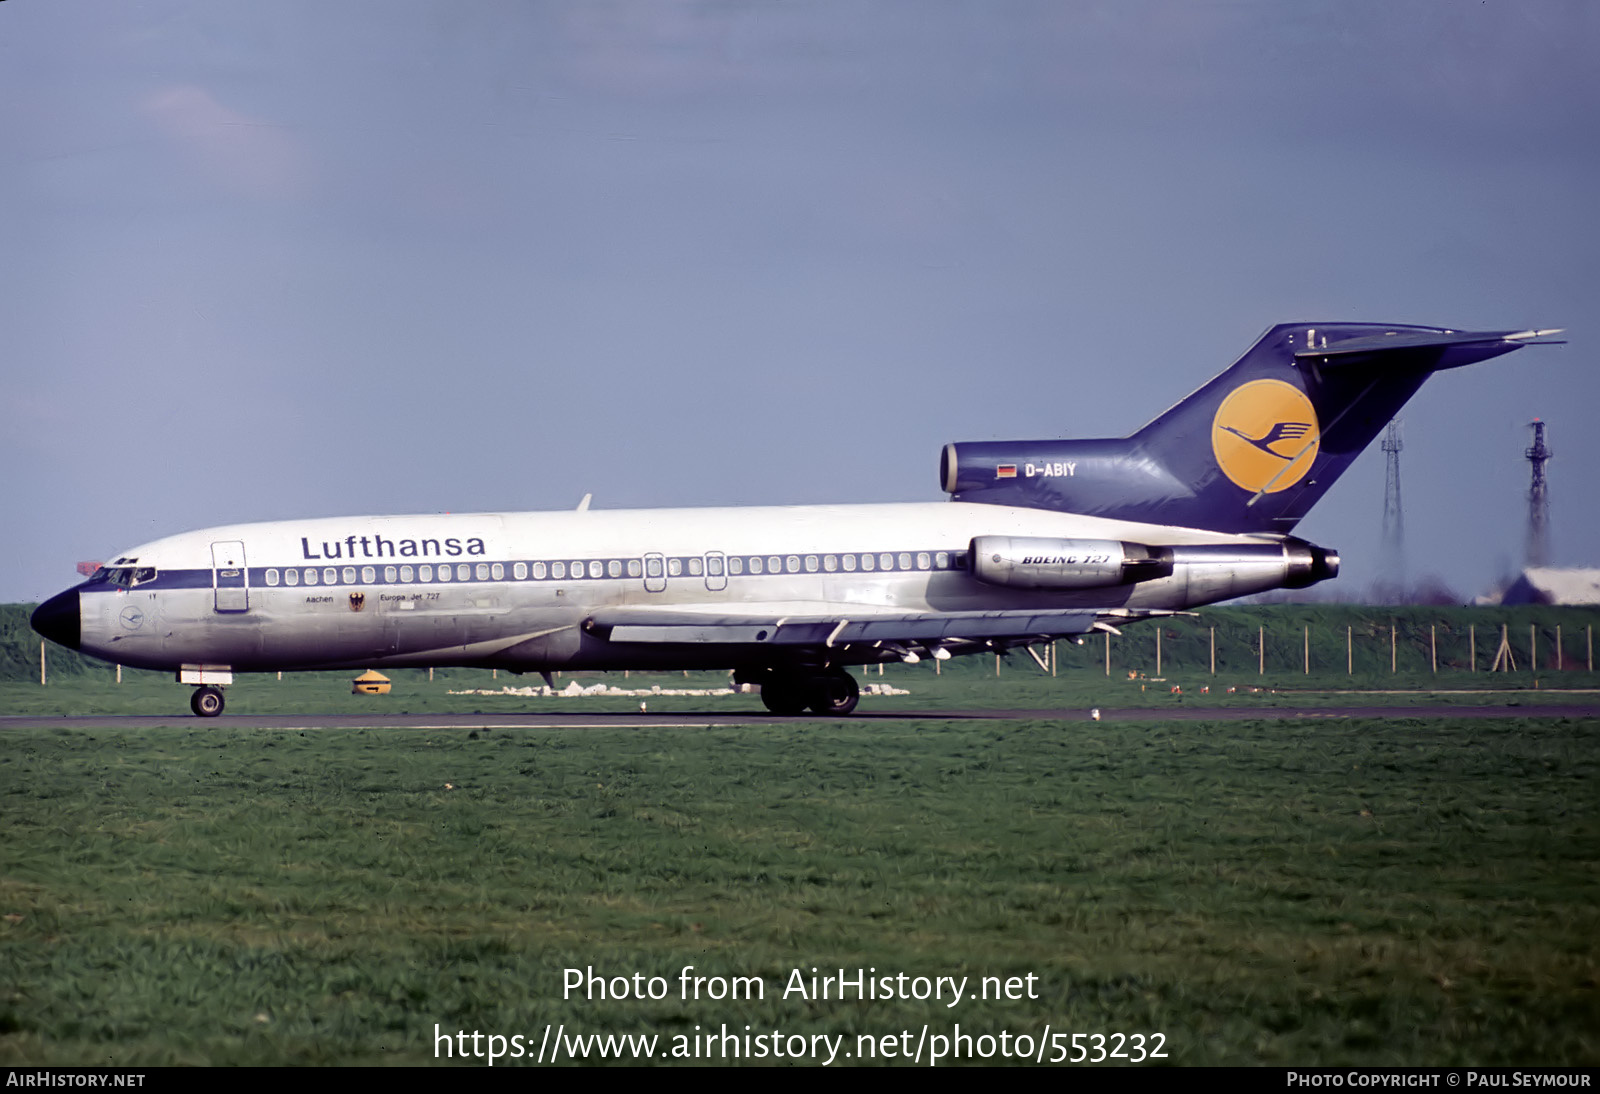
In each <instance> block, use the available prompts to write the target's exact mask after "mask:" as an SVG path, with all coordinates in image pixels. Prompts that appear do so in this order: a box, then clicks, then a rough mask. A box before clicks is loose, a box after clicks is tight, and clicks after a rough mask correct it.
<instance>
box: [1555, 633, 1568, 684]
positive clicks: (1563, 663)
mask: <svg viewBox="0 0 1600 1094" xmlns="http://www.w3.org/2000/svg"><path fill="white" fill-rule="evenodd" d="M1566 667H1567V659H1566V657H1564V656H1563V655H1562V653H1561V624H1560V623H1557V624H1556V671H1557V672H1560V671H1561V670H1562V669H1564V668H1566Z"/></svg>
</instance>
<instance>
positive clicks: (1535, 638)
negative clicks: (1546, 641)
mask: <svg viewBox="0 0 1600 1094" xmlns="http://www.w3.org/2000/svg"><path fill="white" fill-rule="evenodd" d="M1528 671H1530V672H1538V671H1539V624H1537V623H1529V624H1528Z"/></svg>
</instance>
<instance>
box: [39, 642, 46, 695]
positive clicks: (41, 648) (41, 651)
mask: <svg viewBox="0 0 1600 1094" xmlns="http://www.w3.org/2000/svg"><path fill="white" fill-rule="evenodd" d="M39 686H40V687H44V686H45V673H44V643H43V642H40V643H39Z"/></svg>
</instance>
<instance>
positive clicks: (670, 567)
mask: <svg viewBox="0 0 1600 1094" xmlns="http://www.w3.org/2000/svg"><path fill="white" fill-rule="evenodd" d="M941 556H943V563H944V564H943V565H940V564H939V563H940V561H941ZM721 558H722V563H723V572H722V573H721V574H713V575H711V576H712V577H728V578H749V577H800V576H805V575H811V576H827V575H829V574H870V573H936V572H942V571H950V570H964V569H966V551H965V550H964V549H963V550H957V551H952V550H904V551H838V552H827V553H816V552H813V553H807V554H794V553H791V552H782V553H772V554H759V555H726V556H721ZM705 559H706V556H705V555H672V556H667V557H665V558H663V559H662V566H663V572H662V573H661V574H651V575H650V579H651V580H654V579H656V578H657V577H659V578H662V579H664V580H671V581H685V580H691V581H703V580H704V579H705V577H706V576H707V575H706V573H705ZM830 559H831V560H832V561H833V566H832V568H831V569H830V568H829V566H828V562H829V560H830ZM869 560H870V561H869ZM652 561H654V560H653V559H652ZM774 561H776V564H777V565H776V568H774V565H773V564H774ZM924 561H925V562H926V565H924V564H923V563H924ZM691 562H694V563H698V564H699V570H698V572H690V563H691ZM596 564H598V565H599V575H598V576H594V575H593V572H592V571H593V567H594V566H595V565H596ZM613 564H615V566H616V569H617V570H618V571H619V572H617V573H613V572H612V567H613ZM674 564H676V569H674ZM497 565H498V566H500V567H501V576H500V577H499V578H496V577H494V576H493V574H494V567H495V566H497ZM518 565H521V566H523V567H525V570H524V573H525V574H526V576H525V577H520V578H519V577H517V576H515V575H516V569H515V568H516V567H517V566H518ZM424 566H426V567H428V568H429V569H430V570H431V571H433V572H434V573H435V574H436V573H437V572H438V571H439V570H440V569H444V568H448V569H449V570H450V578H449V580H447V581H440V580H438V579H437V577H433V578H430V579H428V580H424V579H423V578H422V577H421V570H422V567H424ZM462 566H465V567H466V568H467V576H466V577H464V578H463V577H460V576H458V575H459V568H460V567H462ZM480 566H481V567H483V568H484V575H485V576H483V577H479V576H478V568H479V567H480ZM557 566H560V567H562V568H563V570H564V571H565V573H564V576H562V577H556V576H554V573H555V568H556V567H557ZM402 567H408V568H410V570H411V577H410V578H406V577H403V576H402ZM330 569H331V570H334V571H336V573H335V575H334V580H333V581H327V580H324V574H325V571H327V570H330ZM347 569H350V570H354V571H355V572H354V574H353V575H352V576H351V577H350V578H348V579H347V578H346V576H345V570H347ZM367 569H370V570H372V571H373V575H372V578H371V580H364V579H363V576H362V571H363V570H367ZM391 569H392V570H394V576H393V577H390V576H388V573H387V571H389V570H391ZM290 570H294V571H296V572H297V573H298V574H299V575H300V581H299V582H298V584H295V585H290V584H289V583H288V581H287V580H286V575H287V573H288V571H290ZM269 571H270V572H271V573H272V574H273V576H274V577H275V578H276V581H275V582H273V581H269V580H268V576H267V575H268V572H269ZM308 571H315V572H316V575H317V578H316V583H315V584H311V583H309V582H307V581H306V580H305V575H306V573H307V572H308ZM645 573H646V570H645V567H644V561H643V559H641V558H637V557H635V558H598V559H595V558H559V559H550V558H547V559H526V560H517V561H513V562H498V563H496V562H437V563H435V562H420V563H409V562H408V563H395V562H383V563H360V564H354V565H351V564H338V565H331V566H308V565H299V566H252V567H250V571H249V578H250V588H251V589H255V590H259V589H273V588H277V589H289V588H293V589H320V588H328V587H330V586H370V585H427V586H437V585H462V584H473V585H476V584H506V583H516V584H530V583H531V584H549V583H551V582H558V581H559V582H573V581H582V582H590V581H641V580H644V579H645ZM535 575H540V576H535ZM211 587H212V571H211V570H210V569H202V570H193V569H190V570H166V569H161V568H159V567H157V569H156V578H155V580H153V581H147V582H144V583H143V584H140V585H136V586H134V588H135V589H144V590H147V591H150V592H155V591H159V590H162V589H209V588H211ZM79 588H80V589H81V590H82V591H83V592H86V593H97V592H104V593H114V592H127V591H129V590H128V588H127V587H126V586H121V585H113V584H111V583H109V582H99V583H96V584H85V585H81V586H79Z"/></svg>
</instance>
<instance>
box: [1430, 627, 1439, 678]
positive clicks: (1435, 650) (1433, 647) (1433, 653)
mask: <svg viewBox="0 0 1600 1094" xmlns="http://www.w3.org/2000/svg"><path fill="white" fill-rule="evenodd" d="M1428 658H1429V660H1431V661H1432V662H1433V674H1434V675H1435V676H1438V675H1439V624H1437V623H1430V624H1429V625H1428Z"/></svg>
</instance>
